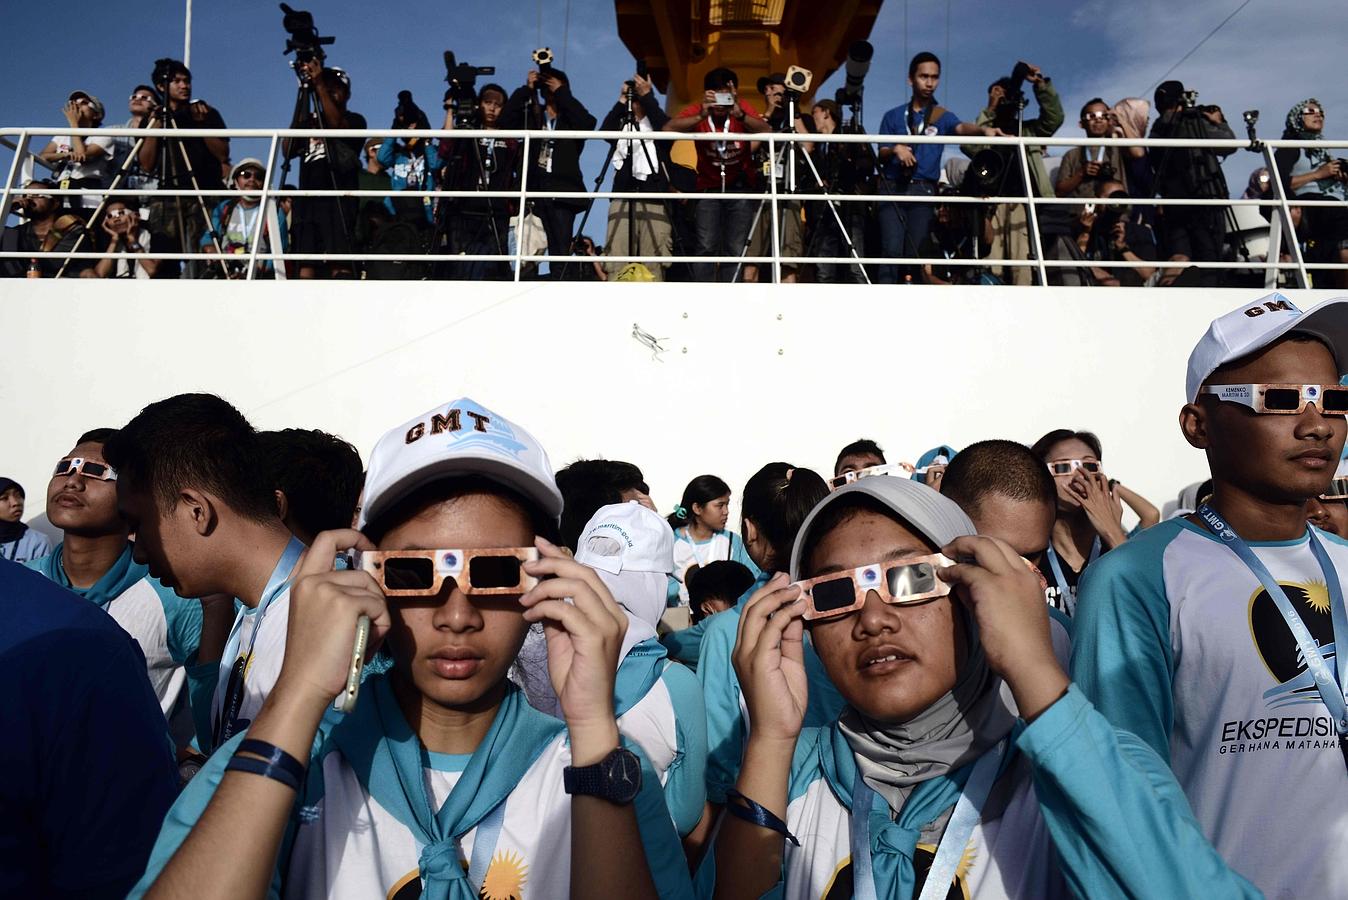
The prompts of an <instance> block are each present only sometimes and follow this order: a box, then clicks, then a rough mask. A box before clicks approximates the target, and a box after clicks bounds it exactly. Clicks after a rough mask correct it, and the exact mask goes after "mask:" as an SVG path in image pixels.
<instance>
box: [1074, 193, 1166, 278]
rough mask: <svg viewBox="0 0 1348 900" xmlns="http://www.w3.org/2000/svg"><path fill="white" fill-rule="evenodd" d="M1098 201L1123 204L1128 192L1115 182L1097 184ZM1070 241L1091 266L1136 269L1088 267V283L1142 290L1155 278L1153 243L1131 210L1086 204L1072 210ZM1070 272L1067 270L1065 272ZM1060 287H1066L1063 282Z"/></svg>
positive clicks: (1148, 232)
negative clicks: (1124, 264) (1125, 264)
mask: <svg viewBox="0 0 1348 900" xmlns="http://www.w3.org/2000/svg"><path fill="white" fill-rule="evenodd" d="M1098 191H1099V193H1098V194H1097V195H1096V196H1097V197H1102V198H1108V199H1110V200H1126V199H1128V192H1127V191H1126V190H1124V188H1123V184H1122V183H1120V182H1117V181H1105V182H1101V183H1100V187H1099V189H1098ZM1074 213H1075V220H1076V225H1075V227H1074V229H1073V232H1074V233H1073V238H1074V240H1075V241H1076V247H1077V250H1078V251H1079V252H1080V254H1081V257H1082V258H1083V259H1086V260H1090V261H1093V262H1129V263H1137V264H1139V265H1138V267H1137V268H1114V267H1112V266H1111V267H1108V268H1105V267H1100V266H1091V267H1090V270H1089V271H1090V278H1091V282H1089V283H1094V284H1097V285H1101V286H1104V287H1142V286H1143V285H1146V284H1147V283H1149V282H1150V280H1151V278H1152V276H1153V275H1155V274H1156V267H1155V266H1145V265H1141V264H1142V263H1148V262H1155V261H1156V239H1155V238H1154V237H1153V236H1152V233H1151V229H1150V228H1149V227H1147V225H1146V223H1145V222H1143V221H1142V219H1141V217H1140V215H1139V214H1138V213H1136V212H1135V211H1134V210H1133V208H1132V207H1131V206H1125V205H1120V204H1112V203H1111V204H1103V203H1101V204H1098V205H1097V204H1094V203H1087V204H1084V205H1083V206H1079V207H1076V208H1075V210H1074ZM1064 271H1065V272H1066V271H1070V270H1064ZM1063 283H1065V284H1066V283H1068V282H1067V281H1066V280H1064V282H1063Z"/></svg>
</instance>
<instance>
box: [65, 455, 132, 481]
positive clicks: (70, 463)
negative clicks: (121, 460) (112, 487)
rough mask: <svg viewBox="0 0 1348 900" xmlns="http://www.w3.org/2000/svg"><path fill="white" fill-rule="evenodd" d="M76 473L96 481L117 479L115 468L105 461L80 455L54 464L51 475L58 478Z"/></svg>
mask: <svg viewBox="0 0 1348 900" xmlns="http://www.w3.org/2000/svg"><path fill="white" fill-rule="evenodd" d="M76 473H78V474H80V475H83V476H84V477H85V478H93V479H94V480H96V481H116V480H117V470H116V469H114V468H113V467H112V466H110V465H108V464H107V463H99V462H94V461H93V460H91V459H85V458H84V457H82V456H75V457H72V458H70V459H63V460H61V461H60V462H58V463H57V464H56V469H55V471H53V472H52V473H51V475H52V477H53V478H60V477H62V476H68V475H73V474H76Z"/></svg>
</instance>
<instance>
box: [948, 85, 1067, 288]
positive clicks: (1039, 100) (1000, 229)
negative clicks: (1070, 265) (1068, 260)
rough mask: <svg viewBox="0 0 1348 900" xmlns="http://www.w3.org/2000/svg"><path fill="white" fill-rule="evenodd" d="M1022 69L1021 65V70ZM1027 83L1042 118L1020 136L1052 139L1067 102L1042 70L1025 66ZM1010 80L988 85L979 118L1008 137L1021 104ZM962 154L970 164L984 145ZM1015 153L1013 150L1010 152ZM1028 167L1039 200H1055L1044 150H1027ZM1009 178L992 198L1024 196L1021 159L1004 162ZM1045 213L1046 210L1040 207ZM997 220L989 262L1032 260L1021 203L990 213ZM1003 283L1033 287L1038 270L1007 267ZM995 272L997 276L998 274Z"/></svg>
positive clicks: (1023, 126) (1014, 129)
mask: <svg viewBox="0 0 1348 900" xmlns="http://www.w3.org/2000/svg"><path fill="white" fill-rule="evenodd" d="M1017 68H1019V65H1018V66H1017ZM1025 69H1026V75H1025V81H1027V82H1029V83H1030V85H1031V86H1032V87H1033V89H1034V99H1035V103H1036V104H1037V105H1038V106H1039V115H1038V116H1037V117H1036V118H1033V119H1026V120H1024V121H1023V122H1020V123H1019V134H1020V135H1021V136H1023V137H1052V136H1053V135H1054V134H1056V133H1057V132H1058V129H1059V128H1061V127H1062V123H1063V112H1062V100H1061V99H1059V97H1058V91H1057V89H1056V88H1055V87H1054V86H1053V80H1052V79H1051V78H1049V77H1048V76H1047V75H1045V74H1044V73H1043V72H1042V71H1040V69H1039V67H1038V66H1035V65H1031V64H1029V63H1026V64H1025ZM1018 87H1019V85H1016V84H1015V83H1013V82H1012V80H1011V78H1009V77H1003V78H999V79H997V80H996V81H994V82H993V83H992V84H990V85H988V105H987V108H986V109H984V110H983V111H982V112H981V113H979V114H978V118H977V120H975V124H977V125H980V126H984V125H988V126H995V127H997V128H1000V129H1001V130H1002V131H1004V132H1006V133H1007V134H1016V133H1017V119H1018V116H1017V112H1018V109H1017V104H1016V101H1015V98H1013V97H1012V89H1013V88H1018ZM960 149H961V150H963V151H964V153H965V155H966V156H968V157H970V158H971V159H972V158H973V157H974V156H976V155H978V153H979V152H980V151H982V150H986V149H988V148H987V147H986V146H984V145H977V144H963V145H961V146H960ZM1007 149H1011V148H1007ZM1025 156H1026V162H1028V163H1029V169H1030V183H1031V185H1032V186H1033V191H1034V195H1035V196H1036V197H1053V196H1054V192H1053V182H1052V181H1051V180H1050V179H1049V177H1048V171H1047V170H1046V169H1045V167H1044V148H1043V147H1041V146H1028V147H1026V148H1025ZM1005 163H1006V169H1005V171H1006V175H1005V177H1004V178H1003V179H1002V180H1001V182H1000V184H998V185H994V187H995V190H994V191H993V192H992V193H990V194H988V195H987V196H994V195H1001V196H1014V195H1015V194H1018V193H1023V192H1024V188H1023V187H1022V183H1023V180H1022V177H1021V168H1020V159H1019V158H1018V156H1017V155H1016V154H1014V153H1012V154H1011V155H1010V156H1009V157H1007V158H1006V159H1005ZM1040 209H1041V210H1042V209H1044V207H1040ZM988 215H990V216H991V217H992V230H993V243H992V247H991V249H990V251H989V253H988V258H989V259H1032V258H1033V257H1034V254H1033V252H1032V250H1033V245H1032V244H1031V242H1030V227H1029V218H1028V215H1027V213H1026V207H1025V206H1024V204H1020V203H1007V204H999V205H998V206H996V207H994V208H993V209H992V210H991V211H990V212H989V213H988ZM1003 268H1004V269H1005V271H1004V272H1002V273H1001V278H1002V280H1003V281H1005V282H1007V283H1008V284H1030V283H1031V280H1032V278H1033V274H1034V269H1033V268H1032V267H1030V266H1005V267H1003ZM994 271H995V270H994Z"/></svg>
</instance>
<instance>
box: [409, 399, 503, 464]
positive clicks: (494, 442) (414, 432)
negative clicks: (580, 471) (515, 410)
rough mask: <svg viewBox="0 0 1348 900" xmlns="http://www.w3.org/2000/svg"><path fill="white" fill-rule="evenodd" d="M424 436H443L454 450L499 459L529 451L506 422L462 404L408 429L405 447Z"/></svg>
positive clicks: (476, 408) (488, 412)
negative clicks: (486, 454)
mask: <svg viewBox="0 0 1348 900" xmlns="http://www.w3.org/2000/svg"><path fill="white" fill-rule="evenodd" d="M427 434H430V435H438V434H445V435H448V436H449V439H450V443H451V444H453V445H454V448H455V449H456V450H463V449H474V450H480V451H484V452H488V453H493V454H495V455H499V456H521V455H523V454H524V453H525V452H526V451H527V450H528V449H529V448H528V447H527V446H525V445H524V444H523V443H521V442H520V441H519V440H518V439H516V437H515V429H514V428H512V427H511V426H510V423H508V422H507V421H506V420H505V419H502V418H501V417H500V416H497V415H495V414H494V413H492V412H490V411H489V410H487V409H484V408H483V407H481V406H475V405H469V404H461V405H458V406H451V407H449V408H448V409H446V410H445V411H444V412H443V413H432V414H431V417H430V418H429V419H424V420H422V421H420V422H417V423H416V424H415V425H413V426H412V427H411V428H409V429H407V435H406V437H405V438H404V441H405V443H407V444H415V443H416V442H417V441H419V440H421V439H422V438H424V437H426V435H427Z"/></svg>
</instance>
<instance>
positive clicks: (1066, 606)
mask: <svg viewBox="0 0 1348 900" xmlns="http://www.w3.org/2000/svg"><path fill="white" fill-rule="evenodd" d="M1045 555H1047V556H1048V564H1049V566H1050V567H1051V568H1052V569H1053V581H1054V584H1055V586H1056V587H1057V588H1058V596H1059V597H1060V598H1062V605H1063V610H1062V611H1063V612H1065V613H1067V615H1069V616H1072V615H1075V614H1076V609H1077V589H1076V588H1074V587H1072V586H1071V585H1070V584H1068V583H1067V576H1066V575H1064V574H1063V568H1062V563H1060V562H1058V551H1057V550H1054V549H1053V542H1052V541H1050V542H1049V545H1048V551H1047V553H1046V554H1045ZM1099 558H1100V535H1098V534H1097V535H1096V536H1095V540H1093V541H1091V552H1090V555H1089V556H1087V557H1086V563H1085V565H1083V566H1082V567H1081V572H1079V573H1077V574H1078V577H1080V575H1083V574H1085V572H1086V568H1087V566H1089V565H1090V564H1091V563H1093V562H1095V561H1096V560H1097V559H1099Z"/></svg>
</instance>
